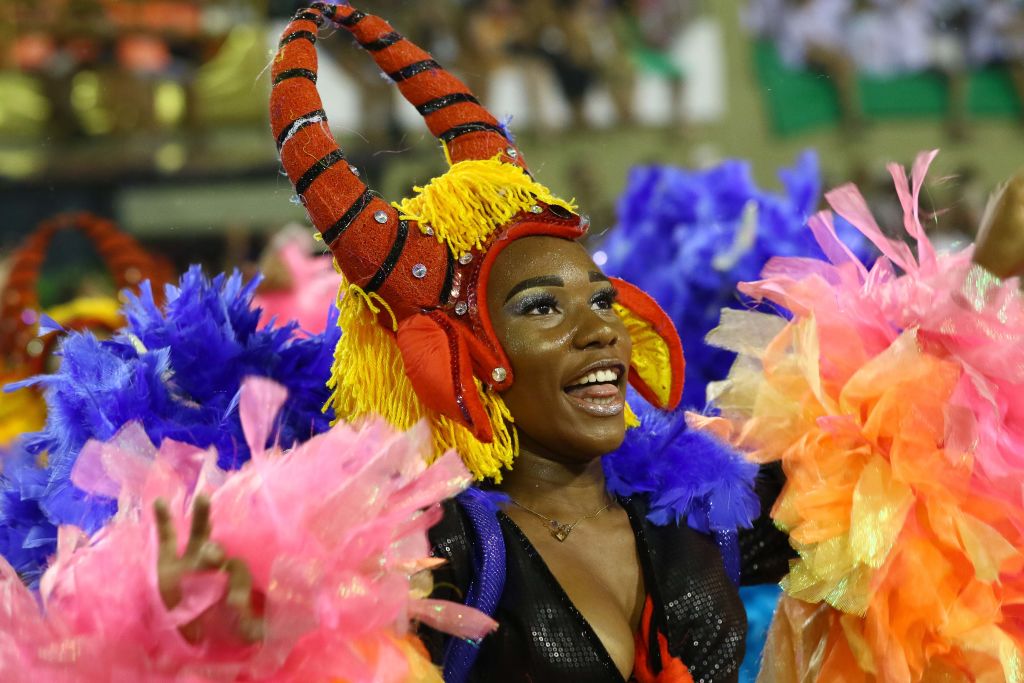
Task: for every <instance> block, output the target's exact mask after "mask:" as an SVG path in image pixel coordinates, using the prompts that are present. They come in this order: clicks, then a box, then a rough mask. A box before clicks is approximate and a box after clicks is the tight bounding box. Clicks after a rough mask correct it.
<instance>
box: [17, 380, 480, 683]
mask: <svg viewBox="0 0 1024 683" xmlns="http://www.w3.org/2000/svg"><path fill="white" fill-rule="evenodd" d="M284 394H285V392H284V390H283V389H282V388H281V387H280V386H278V385H276V384H273V383H272V382H269V381H267V380H260V379H250V380H247V381H246V383H245V385H244V387H243V390H242V394H241V406H240V410H241V415H242V423H243V426H244V428H245V434H246V438H247V440H248V441H249V445H250V447H251V448H252V453H253V457H252V461H251V462H250V463H248V464H246V465H245V466H244V467H243V468H242V469H241V470H238V471H237V472H230V473H229V472H225V471H223V470H221V469H219V468H218V467H217V466H216V460H217V458H216V453H214V452H212V451H202V450H199V449H197V448H195V447H193V446H190V445H188V444H182V443H176V442H171V441H167V442H165V443H164V444H162V445H161V447H160V449H159V450H157V449H156V448H154V446H153V445H152V443H151V442H150V441H149V439H148V437H147V436H146V434H145V433H144V431H143V430H142V428H141V427H140V426H138V425H136V424H132V425H128V426H126V427H125V428H124V429H123V430H121V432H119V433H118V435H117V436H116V437H115V438H114V439H113V440H112V441H110V442H109V443H105V444H99V443H90V444H89V445H88V446H87V447H86V449H85V450H84V451H83V453H82V454H81V456H80V458H79V460H78V464H77V466H76V469H75V471H74V473H73V481H74V482H75V484H76V485H77V486H79V487H81V488H83V489H84V490H86V491H89V492H92V493H97V494H103V495H107V496H110V495H113V496H116V497H117V498H118V513H117V516H116V517H115V518H114V519H113V520H112V521H111V523H110V524H109V525H108V526H107V527H105V528H104V529H103V530H101V531H100V532H99V533H97V534H96V535H95V536H94V537H93V538H86V537H85V536H84V535H83V534H81V533H80V532H78V531H77V530H75V529H74V528H70V527H64V528H62V529H61V530H60V543H59V548H58V552H57V556H56V557H55V558H54V561H53V563H52V564H51V566H50V568H49V569H48V570H47V572H46V574H45V575H44V577H43V579H42V582H41V592H40V596H39V599H40V601H41V603H42V609H40V605H39V604H37V601H36V598H35V596H33V595H32V594H31V593H30V592H29V591H28V590H27V589H26V588H24V587H23V586H22V584H21V583H20V581H19V580H18V578H17V576H16V575H15V574H14V572H13V570H11V568H10V567H9V566H8V565H6V563H3V562H2V561H0V680H3V681H8V682H10V681H31V682H32V683H39V681H44V680H45V681H101V680H102V681H107V680H133V681H135V680H138V681H164V680H166V681H171V680H174V681H221V680H252V681H352V682H355V681H374V682H376V681H396V682H397V681H406V680H422V681H440V675H439V673H438V671H437V670H436V669H435V668H434V667H432V666H431V665H430V664H429V661H427V660H426V658H425V654H424V652H423V651H422V646H420V645H419V643H418V641H417V640H416V638H415V636H414V635H412V634H411V633H410V631H409V624H410V620H411V619H415V620H417V621H422V622H427V623H429V624H430V625H432V626H434V627H436V628H439V629H441V630H444V631H447V632H449V633H453V634H455V635H458V636H460V637H466V638H479V637H482V636H483V635H485V634H486V633H487V632H489V631H490V630H492V629H493V628H494V626H495V624H494V622H493V621H492V620H491V619H489V618H488V617H486V616H484V615H482V614H480V613H478V612H476V611H474V610H470V609H468V608H465V607H463V606H461V605H456V604H453V603H447V602H441V601H436V600H425V599H423V598H424V596H425V593H427V592H429V590H425V589H424V586H423V584H424V582H423V580H422V579H423V578H424V577H425V576H428V575H424V574H423V573H422V572H423V571H424V570H428V569H429V568H430V567H431V566H433V564H434V563H435V561H433V560H431V559H430V558H429V553H430V548H429V544H428V540H427V535H426V532H427V529H428V528H429V527H430V526H431V525H432V524H433V523H435V522H436V521H437V519H438V516H439V515H440V508H439V507H438V503H439V502H440V501H441V500H443V499H445V498H447V497H449V496H452V495H454V494H455V493H457V492H458V491H460V490H462V489H463V488H465V486H467V485H468V483H469V482H470V480H471V477H470V475H469V474H468V472H467V471H466V468H465V467H464V465H463V464H462V463H461V461H460V460H459V458H458V456H457V455H455V454H454V453H448V454H447V455H445V456H444V457H442V458H440V459H439V460H438V461H436V462H435V463H434V464H433V465H430V466H429V467H428V466H426V465H425V464H424V459H423V454H424V453H426V452H429V450H430V443H429V439H430V436H429V430H427V429H426V428H425V427H417V428H414V429H413V430H411V431H410V432H408V433H404V434H403V433H398V432H396V431H395V430H394V429H392V428H391V427H389V426H388V425H386V424H385V423H384V422H383V421H382V420H370V421H367V422H366V423H364V424H362V425H360V426H359V427H352V426H348V425H344V424H339V425H337V426H335V427H334V428H332V429H331V430H330V431H328V432H327V433H325V434H322V435H320V436H317V437H314V438H313V439H312V440H310V441H308V442H306V443H305V444H303V445H301V446H299V447H297V448H295V449H294V450H291V451H289V452H281V451H280V450H279V449H277V448H276V447H275V448H269V449H268V448H266V446H265V445H266V444H267V443H268V441H269V440H270V439H271V438H272V434H273V418H274V417H275V415H276V414H277V412H278V410H279V409H280V407H281V405H282V404H283V401H284V397H285V396H284ZM198 493H204V494H206V495H208V496H210V499H211V513H210V518H211V527H212V532H211V538H212V539H213V540H215V541H217V542H218V543H220V544H221V545H222V546H223V547H224V549H225V550H226V551H227V554H228V556H229V557H237V558H241V559H243V560H244V561H245V562H246V564H247V565H248V567H249V568H250V570H251V572H252V575H253V582H254V590H255V591H256V592H257V593H258V594H261V595H262V596H263V598H264V602H265V604H264V608H263V610H264V611H263V614H264V618H265V637H264V639H263V640H262V641H261V642H260V643H258V644H251V645H250V644H246V643H243V642H241V641H239V640H237V639H235V638H234V637H232V636H231V634H232V633H233V628H232V623H231V619H232V618H233V617H232V616H231V614H230V612H229V611H228V610H227V609H226V608H224V607H223V605H222V602H221V600H222V597H223V595H224V591H225V586H226V577H225V576H224V574H222V573H219V572H206V573H198V574H194V575H192V576H191V577H189V579H188V582H187V584H186V587H185V595H186V599H185V600H183V601H182V603H181V604H179V605H178V606H177V607H176V608H175V609H174V610H172V611H168V610H166V609H165V608H164V606H163V603H162V601H161V599H160V595H159V591H158V589H157V578H156V557H157V539H156V530H155V521H154V518H153V512H152V507H153V502H154V501H155V500H156V499H158V498H160V499H163V500H164V501H167V502H168V504H169V508H170V510H171V515H172V519H173V522H174V524H175V526H176V529H177V533H178V539H179V542H180V545H181V546H182V547H184V544H185V541H186V539H187V538H188V533H189V525H190V514H189V510H190V508H191V503H192V500H193V497H194V496H195V495H196V494H198ZM426 584H427V587H429V581H427V582H426ZM200 614H202V615H203V619H204V620H205V621H204V623H206V625H207V626H208V628H207V632H208V633H211V634H213V635H211V637H210V638H207V639H204V640H203V641H201V642H200V643H198V644H192V643H189V642H187V641H186V640H185V639H184V638H183V637H182V636H181V634H180V633H179V631H178V629H179V627H180V626H182V625H183V624H185V623H188V622H189V621H191V620H192V619H194V618H196V616H197V615H200ZM218 633H219V634H220V635H217V634H218Z"/></svg>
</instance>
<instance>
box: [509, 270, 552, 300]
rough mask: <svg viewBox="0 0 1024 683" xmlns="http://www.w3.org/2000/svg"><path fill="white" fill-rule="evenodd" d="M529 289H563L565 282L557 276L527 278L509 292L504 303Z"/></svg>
mask: <svg viewBox="0 0 1024 683" xmlns="http://www.w3.org/2000/svg"><path fill="white" fill-rule="evenodd" d="M531 287H565V280H563V279H562V278H560V277H558V276H557V275H540V276H538V277H531V278H527V279H525V280H523V281H522V282H520V283H519V284H518V285H516V286H515V287H513V288H512V289H510V290H509V293H508V296H506V297H505V301H506V302H508V300H509V299H511V298H512V297H514V296H515V295H516V294H518V293H519V292H521V291H523V290H524V289H530V288H531Z"/></svg>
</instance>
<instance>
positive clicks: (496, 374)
mask: <svg viewBox="0 0 1024 683" xmlns="http://www.w3.org/2000/svg"><path fill="white" fill-rule="evenodd" d="M506 377H508V370H506V369H505V368H500V367H499V368H494V370H492V371H491V379H493V380H494V381H495V382H504V381H505V378H506Z"/></svg>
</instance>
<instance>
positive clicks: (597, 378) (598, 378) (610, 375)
mask: <svg viewBox="0 0 1024 683" xmlns="http://www.w3.org/2000/svg"><path fill="white" fill-rule="evenodd" d="M618 380H619V373H618V372H616V371H615V370H595V371H594V372H591V373H588V374H586V375H584V376H583V377H580V378H579V379H577V380H576V381H574V382H573V385H574V386H578V385H581V384H597V383H599V382H617V381H618Z"/></svg>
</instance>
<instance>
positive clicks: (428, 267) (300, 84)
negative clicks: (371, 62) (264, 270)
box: [270, 3, 455, 319]
mask: <svg viewBox="0 0 1024 683" xmlns="http://www.w3.org/2000/svg"><path fill="white" fill-rule="evenodd" d="M335 13H337V14H338V16H339V18H340V20H342V21H349V20H351V19H352V18H353V17H354V16H355V15H354V11H353V10H352V9H351V8H348V7H343V6H338V7H335V6H334V5H328V4H324V3H316V4H315V5H313V6H312V7H310V8H309V9H305V10H301V11H300V12H299V13H298V14H296V15H295V18H294V19H293V20H292V21H291V23H289V24H288V26H287V28H285V30H284V33H283V35H282V38H281V42H280V45H279V48H278V52H277V57H276V58H275V59H274V63H273V67H272V69H271V79H272V83H273V89H272V91H271V95H270V121H271V128H272V130H273V134H274V136H275V137H276V138H277V144H278V148H279V150H280V155H281V163H282V164H283V166H284V169H285V171H286V172H287V173H288V177H289V178H290V179H291V181H292V184H293V185H294V186H295V191H296V193H297V194H298V195H299V197H300V198H301V200H302V203H303V205H304V206H305V207H306V212H307V213H308V214H309V217H310V219H311V220H312V221H313V225H315V226H316V228H317V230H319V231H320V233H321V234H322V235H323V239H324V243H325V244H327V245H328V247H329V248H330V249H331V252H332V253H333V254H334V257H335V259H336V260H337V263H338V266H339V267H340V268H341V270H342V272H343V273H344V274H345V277H346V278H347V279H348V280H349V281H350V282H352V283H354V284H356V285H358V286H360V287H361V288H362V289H363V290H364V291H368V292H372V291H377V292H378V293H379V294H380V296H381V297H383V298H384V300H385V301H387V302H388V304H389V305H390V306H391V307H392V310H393V311H394V312H395V313H396V314H397V315H398V317H399V318H400V319H401V318H404V317H406V316H408V315H411V314H413V313H415V312H418V311H420V310H422V309H425V308H434V307H437V306H440V305H443V304H445V303H447V300H448V296H449V292H450V290H451V278H452V276H453V273H454V269H455V264H454V263H453V261H452V257H451V255H450V253H449V251H448V249H447V248H445V247H444V245H442V244H440V243H439V242H438V241H437V240H436V239H434V238H433V237H430V236H427V235H424V234H423V233H422V232H421V231H420V230H419V229H417V228H416V227H415V226H414V225H413V224H412V223H411V222H406V221H400V220H399V219H398V212H397V210H396V209H394V208H393V207H391V206H390V205H389V204H388V203H387V202H385V201H384V200H383V199H381V198H380V197H379V196H378V195H376V194H375V193H374V192H373V191H371V190H370V189H369V188H367V187H366V185H365V184H364V183H363V182H362V180H360V179H359V172H358V171H357V170H356V168H355V167H354V166H351V165H349V163H348V162H347V161H346V160H345V155H344V153H343V152H342V151H341V149H340V148H339V147H338V144H337V142H336V141H335V139H334V136H333V135H332V134H331V132H330V129H329V128H328V126H327V118H326V115H325V114H324V109H323V103H322V102H321V100H320V95H319V93H318V92H317V89H316V78H317V55H316V47H315V43H316V40H317V30H318V29H319V28H320V27H322V26H323V24H324V21H325V18H331V17H333V16H334V15H335ZM357 23H358V22H357Z"/></svg>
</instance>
